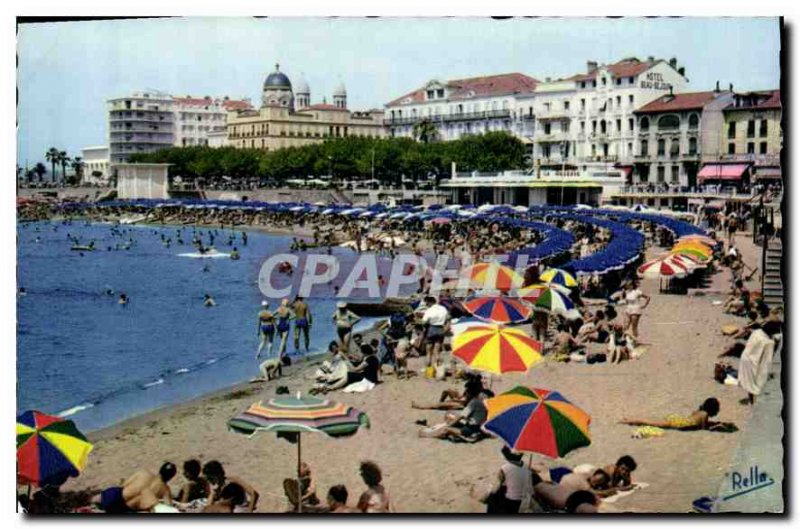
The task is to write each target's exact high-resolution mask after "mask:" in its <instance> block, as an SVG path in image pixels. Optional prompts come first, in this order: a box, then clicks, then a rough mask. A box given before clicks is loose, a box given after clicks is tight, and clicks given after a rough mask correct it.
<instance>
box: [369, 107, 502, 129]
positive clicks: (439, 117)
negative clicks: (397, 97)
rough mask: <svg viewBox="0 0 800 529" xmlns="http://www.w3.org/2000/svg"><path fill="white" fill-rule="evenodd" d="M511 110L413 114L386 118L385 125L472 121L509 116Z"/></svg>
mask: <svg viewBox="0 0 800 529" xmlns="http://www.w3.org/2000/svg"><path fill="white" fill-rule="evenodd" d="M509 117H511V110H486V111H484V112H459V113H456V114H436V115H433V116H411V117H393V118H391V117H390V118H384V120H383V124H384V125H408V124H411V123H417V122H418V121H424V120H428V121H431V122H433V123H442V122H446V121H470V120H479V119H493V118H509Z"/></svg>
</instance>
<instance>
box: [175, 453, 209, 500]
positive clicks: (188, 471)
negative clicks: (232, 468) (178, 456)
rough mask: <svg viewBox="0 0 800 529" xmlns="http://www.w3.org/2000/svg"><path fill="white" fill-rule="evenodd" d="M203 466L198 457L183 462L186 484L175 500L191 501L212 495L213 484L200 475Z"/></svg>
mask: <svg viewBox="0 0 800 529" xmlns="http://www.w3.org/2000/svg"><path fill="white" fill-rule="evenodd" d="M201 470H202V467H201V466H200V461H198V460H197V459H190V460H188V461H184V463H183V477H184V478H186V484H184V486H183V488H181V490H180V492H179V493H178V495H177V496H176V497H175V501H177V502H179V503H189V502H192V501H194V500H199V499H202V498H208V497H209V496H210V495H211V486H210V485H209V484H208V481H206V479H205V478H204V477H202V476H201V475H200V471H201Z"/></svg>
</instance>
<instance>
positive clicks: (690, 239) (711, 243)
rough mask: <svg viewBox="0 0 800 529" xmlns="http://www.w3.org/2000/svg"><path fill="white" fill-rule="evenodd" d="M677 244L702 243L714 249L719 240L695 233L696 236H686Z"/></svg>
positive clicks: (679, 239)
mask: <svg viewBox="0 0 800 529" xmlns="http://www.w3.org/2000/svg"><path fill="white" fill-rule="evenodd" d="M677 242H679V243H681V242H700V243H703V244H705V245H708V246H710V247H712V248H713V247H714V246H716V245H718V244H719V241H718V240H716V239H712V238H711V237H709V236H707V235H701V234H699V233H695V234H692V235H684V236H683V237H679V238H678V241H677Z"/></svg>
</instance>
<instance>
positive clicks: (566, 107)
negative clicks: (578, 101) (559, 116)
mask: <svg viewBox="0 0 800 529" xmlns="http://www.w3.org/2000/svg"><path fill="white" fill-rule="evenodd" d="M564 110H569V101H564Z"/></svg>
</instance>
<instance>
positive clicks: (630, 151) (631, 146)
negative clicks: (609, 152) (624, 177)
mask: <svg viewBox="0 0 800 529" xmlns="http://www.w3.org/2000/svg"><path fill="white" fill-rule="evenodd" d="M632 152H633V143H630V142H628V153H632Z"/></svg>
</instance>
